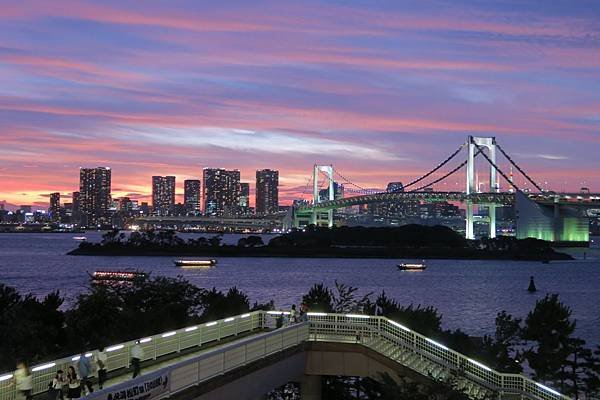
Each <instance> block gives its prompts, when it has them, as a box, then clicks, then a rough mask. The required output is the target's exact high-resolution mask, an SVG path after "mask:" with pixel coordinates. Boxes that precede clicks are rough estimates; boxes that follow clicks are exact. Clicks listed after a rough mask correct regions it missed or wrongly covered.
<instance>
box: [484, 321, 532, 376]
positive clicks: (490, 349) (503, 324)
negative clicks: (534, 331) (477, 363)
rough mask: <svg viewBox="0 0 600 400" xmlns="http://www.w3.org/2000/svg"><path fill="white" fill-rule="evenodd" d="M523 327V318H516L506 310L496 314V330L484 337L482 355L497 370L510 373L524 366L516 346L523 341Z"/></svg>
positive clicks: (521, 369)
mask: <svg viewBox="0 0 600 400" xmlns="http://www.w3.org/2000/svg"><path fill="white" fill-rule="evenodd" d="M522 331H523V328H522V326H521V319H520V318H514V317H513V316H512V315H510V314H508V313H507V312H506V311H502V312H500V313H498V315H497V316H496V332H495V334H494V336H493V337H491V336H487V335H486V336H485V337H484V338H483V348H482V357H483V359H484V360H485V361H486V362H487V363H488V364H489V365H490V366H491V367H492V368H494V369H495V370H497V371H500V372H508V373H520V372H521V371H523V367H522V366H521V364H520V363H519V356H520V355H519V352H518V351H517V350H516V346H518V345H519V344H521V343H522V339H521V335H522Z"/></svg>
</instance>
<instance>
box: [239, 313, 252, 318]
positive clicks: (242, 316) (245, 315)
mask: <svg viewBox="0 0 600 400" xmlns="http://www.w3.org/2000/svg"><path fill="white" fill-rule="evenodd" d="M249 316H250V314H242V315H240V318H248V317H249Z"/></svg>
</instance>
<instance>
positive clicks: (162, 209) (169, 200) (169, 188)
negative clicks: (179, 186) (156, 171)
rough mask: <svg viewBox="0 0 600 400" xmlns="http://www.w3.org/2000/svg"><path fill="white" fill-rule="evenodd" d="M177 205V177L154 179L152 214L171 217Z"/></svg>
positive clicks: (155, 177)
mask: <svg viewBox="0 0 600 400" xmlns="http://www.w3.org/2000/svg"><path fill="white" fill-rule="evenodd" d="M174 205H175V177H174V176H153V177H152V212H153V213H154V214H155V215H169V214H170V213H171V212H172V210H173V206H174Z"/></svg>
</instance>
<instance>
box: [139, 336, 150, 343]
mask: <svg viewBox="0 0 600 400" xmlns="http://www.w3.org/2000/svg"><path fill="white" fill-rule="evenodd" d="M150 341H152V338H151V337H147V338H143V339H141V340H140V343H148V342H150Z"/></svg>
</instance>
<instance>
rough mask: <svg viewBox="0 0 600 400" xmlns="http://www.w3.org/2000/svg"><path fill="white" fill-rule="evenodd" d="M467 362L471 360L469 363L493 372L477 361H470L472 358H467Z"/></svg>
mask: <svg viewBox="0 0 600 400" xmlns="http://www.w3.org/2000/svg"><path fill="white" fill-rule="evenodd" d="M467 360H469V362H470V363H472V364H475V365H477V366H478V367H480V368H483V369H485V370H486V371H491V370H492V369H491V368H490V367H488V366H486V365H483V364H482V363H480V362H479V361H475V360H472V359H470V358H467Z"/></svg>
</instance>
